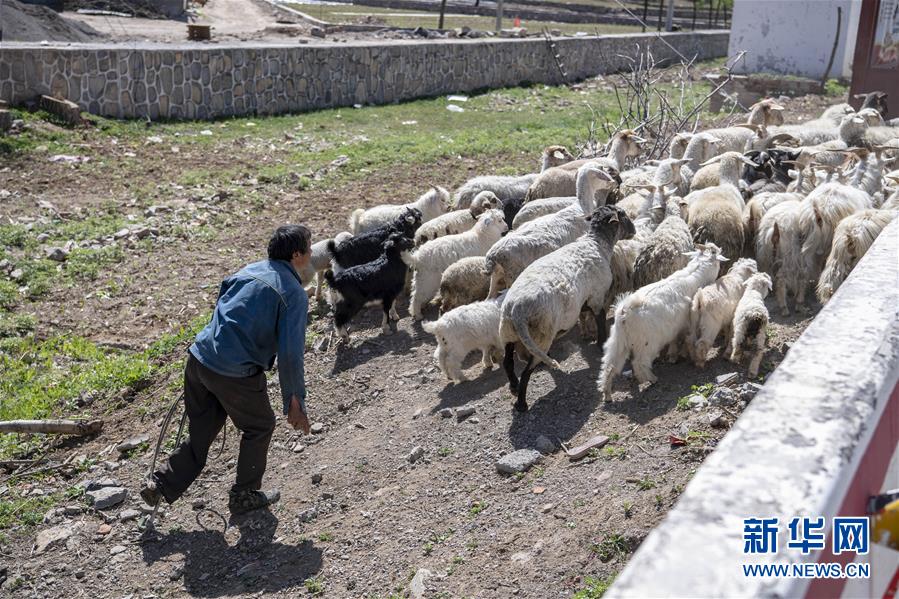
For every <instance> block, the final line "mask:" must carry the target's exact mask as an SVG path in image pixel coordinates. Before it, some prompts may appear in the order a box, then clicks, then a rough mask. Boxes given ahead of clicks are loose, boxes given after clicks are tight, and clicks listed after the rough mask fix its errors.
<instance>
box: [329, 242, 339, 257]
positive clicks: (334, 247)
mask: <svg viewBox="0 0 899 599" xmlns="http://www.w3.org/2000/svg"><path fill="white" fill-rule="evenodd" d="M327 248H328V254H329V255H330V256H331V257H332V258H337V242H336V241H334V240H333V239H329V240H328V245H327Z"/></svg>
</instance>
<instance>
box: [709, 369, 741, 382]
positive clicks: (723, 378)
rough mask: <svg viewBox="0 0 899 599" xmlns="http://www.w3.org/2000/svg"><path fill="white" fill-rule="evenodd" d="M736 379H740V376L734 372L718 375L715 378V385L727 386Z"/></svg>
mask: <svg viewBox="0 0 899 599" xmlns="http://www.w3.org/2000/svg"><path fill="white" fill-rule="evenodd" d="M738 378H740V375H739V374H738V373H736V372H728V373H727V374H719V375H718V376H716V377H715V384H716V385H729V384H730V383H733V382H734V381H736V380H737V379H738Z"/></svg>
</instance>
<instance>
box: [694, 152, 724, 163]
mask: <svg viewBox="0 0 899 599" xmlns="http://www.w3.org/2000/svg"><path fill="white" fill-rule="evenodd" d="M720 160H721V155H720V154H719V155H718V156H715V157H714V158H710V159H708V160H706V161H705V162H703V163H702V164H700V165H699V166H708V165H710V164H715V163H716V162H719V161H720Z"/></svg>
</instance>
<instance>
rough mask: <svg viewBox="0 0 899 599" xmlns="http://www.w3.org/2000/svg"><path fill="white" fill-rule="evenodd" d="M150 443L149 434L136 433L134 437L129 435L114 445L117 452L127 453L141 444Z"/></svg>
mask: <svg viewBox="0 0 899 599" xmlns="http://www.w3.org/2000/svg"><path fill="white" fill-rule="evenodd" d="M149 443H150V435H146V434H144V435H137V436H136V437H131V438H130V439H125V440H124V441H122V442H121V443H119V444H118V445H116V446H115V448H116V449H117V450H118V452H119V453H128V452H129V451H131V450H133V449H137V448H138V447H140V446H141V445H144V444H149Z"/></svg>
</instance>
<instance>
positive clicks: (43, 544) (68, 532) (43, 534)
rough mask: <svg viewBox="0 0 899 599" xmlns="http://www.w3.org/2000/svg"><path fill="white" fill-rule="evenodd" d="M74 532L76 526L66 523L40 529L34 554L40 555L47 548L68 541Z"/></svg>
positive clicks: (35, 542)
mask: <svg viewBox="0 0 899 599" xmlns="http://www.w3.org/2000/svg"><path fill="white" fill-rule="evenodd" d="M73 534H75V528H74V527H73V526H65V525H64V526H55V527H53V528H47V529H45V530H42V531H40V532H39V533H37V538H36V539H35V541H34V554H35V555H40V554H42V553H44V552H45V551H46V550H47V549H49V548H51V547H53V546H55V545H59V544H60V543H62V542H64V541H66V540H67V539H69V537H71V536H72V535H73Z"/></svg>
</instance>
